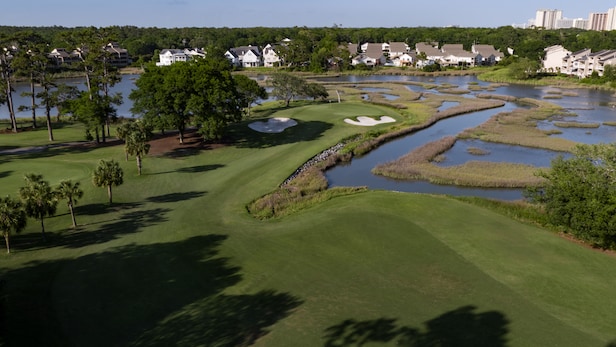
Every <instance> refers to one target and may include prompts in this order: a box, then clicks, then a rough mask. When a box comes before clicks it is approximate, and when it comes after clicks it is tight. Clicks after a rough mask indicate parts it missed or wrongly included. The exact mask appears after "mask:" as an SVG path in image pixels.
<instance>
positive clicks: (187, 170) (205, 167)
mask: <svg viewBox="0 0 616 347" xmlns="http://www.w3.org/2000/svg"><path fill="white" fill-rule="evenodd" d="M222 167H225V166H224V165H222V164H212V165H195V166H189V167H183V168H179V169H177V170H173V171H164V172H153V173H151V174H150V175H162V174H168V173H178V172H179V173H201V172H208V171H214V170H216V169H220V168H222Z"/></svg>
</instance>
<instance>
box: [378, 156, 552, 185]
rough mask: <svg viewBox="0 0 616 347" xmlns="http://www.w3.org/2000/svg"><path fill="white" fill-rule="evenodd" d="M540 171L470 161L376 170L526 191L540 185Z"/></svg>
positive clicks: (397, 176) (412, 177) (398, 175)
mask: <svg viewBox="0 0 616 347" xmlns="http://www.w3.org/2000/svg"><path fill="white" fill-rule="evenodd" d="M536 171H537V168H536V167H534V166H531V165H524V164H515V163H495V162H484V161H469V162H467V163H464V164H462V165H456V166H451V167H441V166H437V165H435V164H432V163H425V162H424V163H416V164H413V165H411V166H407V167H405V168H404V169H403V168H402V167H396V166H393V165H392V166H389V167H387V168H385V167H383V166H378V167H376V168H374V169H373V170H372V172H373V173H375V174H377V175H383V176H386V177H391V178H395V179H407V180H426V181H429V182H431V183H435V184H449V185H458V186H467V187H482V188H525V187H530V186H540V185H541V184H542V183H543V179H542V178H540V177H537V176H536V175H535V172H536Z"/></svg>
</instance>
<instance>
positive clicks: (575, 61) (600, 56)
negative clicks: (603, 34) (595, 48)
mask: <svg viewBox="0 0 616 347" xmlns="http://www.w3.org/2000/svg"><path fill="white" fill-rule="evenodd" d="M615 62H616V50H615V49H605V50H601V51H599V52H595V53H592V52H591V51H590V49H584V50H581V51H578V52H574V53H571V54H569V55H568V56H566V57H564V58H563V68H562V69H561V72H562V73H564V74H567V75H570V76H577V77H578V78H586V77H589V76H592V75H593V73H596V74H598V75H599V76H603V71H604V69H605V66H606V65H608V64H614V63H615Z"/></svg>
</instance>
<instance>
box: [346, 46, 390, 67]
mask: <svg viewBox="0 0 616 347" xmlns="http://www.w3.org/2000/svg"><path fill="white" fill-rule="evenodd" d="M386 62H387V58H386V57H385V54H383V48H382V46H381V45H369V46H367V50H366V52H364V53H360V54H359V55H356V56H355V57H354V58H353V59H352V60H351V65H359V64H365V65H366V66H377V65H385V63H386Z"/></svg>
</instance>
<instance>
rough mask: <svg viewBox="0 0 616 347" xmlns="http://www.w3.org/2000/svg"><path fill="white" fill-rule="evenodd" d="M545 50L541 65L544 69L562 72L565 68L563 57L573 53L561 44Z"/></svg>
mask: <svg viewBox="0 0 616 347" xmlns="http://www.w3.org/2000/svg"><path fill="white" fill-rule="evenodd" d="M543 51H544V52H545V54H544V57H543V59H541V65H542V69H543V71H547V72H557V73H559V72H561V70H562V68H563V59H565V57H568V56H570V55H571V51H569V50H567V49H565V47H563V46H561V45H554V46H550V47H547V48H545V49H544V50H543Z"/></svg>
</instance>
